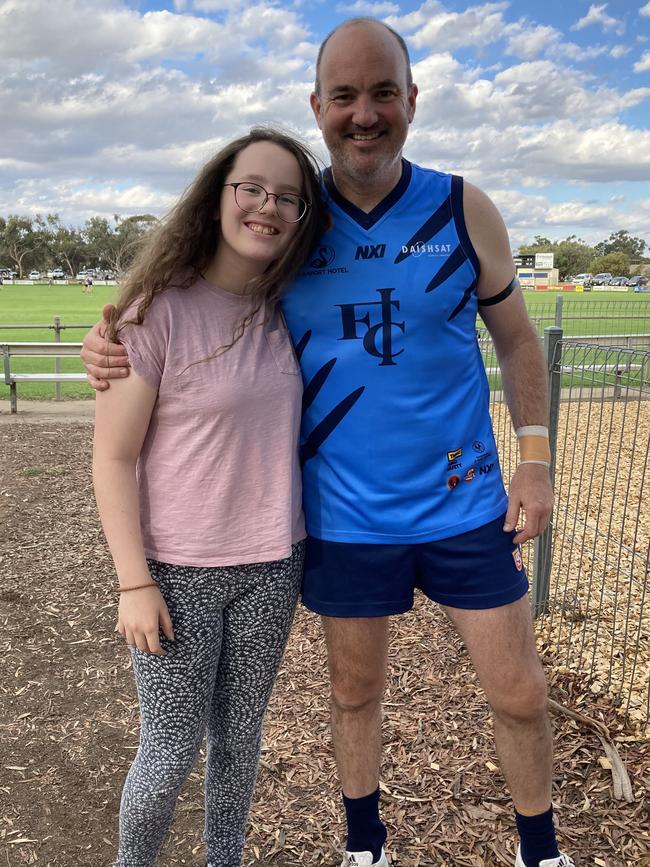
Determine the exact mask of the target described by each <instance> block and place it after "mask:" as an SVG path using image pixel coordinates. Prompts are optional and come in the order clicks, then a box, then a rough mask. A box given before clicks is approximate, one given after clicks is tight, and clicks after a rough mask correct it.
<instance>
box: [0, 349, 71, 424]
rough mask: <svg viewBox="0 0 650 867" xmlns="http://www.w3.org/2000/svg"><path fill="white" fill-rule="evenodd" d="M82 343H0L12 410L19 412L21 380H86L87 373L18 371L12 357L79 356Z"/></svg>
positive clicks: (55, 357)
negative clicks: (14, 368) (18, 391)
mask: <svg viewBox="0 0 650 867" xmlns="http://www.w3.org/2000/svg"><path fill="white" fill-rule="evenodd" d="M80 349H81V343H55V342H49V343H32V342H17V343H16V342H12V343H0V350H2V361H3V365H4V382H5V385H8V386H9V401H10V404H11V411H12V412H13V413H15V412H18V394H17V388H16V386H17V385H18V383H19V382H54V383H57V382H86V374H85V373H60V372H56V373H16V372H15V371H12V369H11V359H12V358H28V357H29V358H36V357H38V358H54V359H57V358H77V357H78V356H79V350H80Z"/></svg>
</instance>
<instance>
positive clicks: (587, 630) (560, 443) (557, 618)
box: [479, 327, 650, 729]
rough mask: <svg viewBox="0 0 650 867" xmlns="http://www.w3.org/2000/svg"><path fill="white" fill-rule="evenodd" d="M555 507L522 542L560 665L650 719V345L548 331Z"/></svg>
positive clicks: (545, 634) (508, 461) (490, 360)
mask: <svg viewBox="0 0 650 867" xmlns="http://www.w3.org/2000/svg"><path fill="white" fill-rule="evenodd" d="M479 341H480V344H481V348H482V351H483V358H484V362H485V366H486V369H487V371H488V376H489V378H490V380H491V386H492V389H493V390H492V407H491V410H492V418H493V423H494V431H495V435H496V438H497V444H498V446H499V451H500V455H501V459H502V466H503V471H504V477H505V478H506V479H508V478H509V477H510V475H511V474H512V473H513V472H514V469H515V467H516V465H517V443H516V438H515V436H514V433H513V431H512V425H511V423H510V417H509V414H508V411H507V407H506V406H505V403H504V400H503V396H502V393H501V391H500V378H499V371H498V366H497V360H496V357H495V354H494V348H493V346H492V343H491V341H490V340H489V338H488V337H487V336H486V335H485V334H480V335H479ZM544 342H545V353H546V357H547V361H548V366H549V371H550V386H551V420H550V435H551V451H552V454H553V466H552V473H553V475H554V483H555V495H556V501H555V509H554V513H553V518H552V522H551V524H550V526H549V529H548V530H547V532H546V533H545V534H543V535H542V536H541V537H540V538H539V539H537V540H536V541H535V543H533V544H529V545H528V546H526V547H527V550H526V551H525V552H524V555H525V561H526V565H527V569H528V572H529V576H531V578H532V604H533V607H534V612H535V615H536V618H537V619H536V627H537V632H538V635H539V636H540V637H542V638H543V641H544V644H545V645H546V647H547V648H548V650H549V652H550V653H551V655H552V657H553V658H554V660H555V663H556V664H557V665H559V666H561V667H563V668H565V669H566V670H568V671H574V672H578V673H580V674H582V675H585V676H587V677H588V679H589V683H590V689H591V691H592V692H593V693H595V694H598V693H601V692H602V693H608V694H609V695H611V696H613V697H614V698H615V699H616V701H617V703H618V705H619V707H620V709H621V712H622V714H623V716H624V717H625V719H626V720H627V721H629V722H631V723H632V724H633V725H634V726H635V727H639V728H641V729H643V728H645V727H647V726H648V723H649V722H650V646H649V645H650V586H649V584H650V457H649V455H650V351H643V350H638V349H628V348H625V347H620V346H601V345H599V344H598V343H582V342H576V341H574V340H572V339H563V338H562V331H561V329H559V328H555V327H551V328H548V329H547V330H546V332H545V335H544Z"/></svg>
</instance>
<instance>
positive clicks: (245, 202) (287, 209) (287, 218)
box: [224, 181, 309, 223]
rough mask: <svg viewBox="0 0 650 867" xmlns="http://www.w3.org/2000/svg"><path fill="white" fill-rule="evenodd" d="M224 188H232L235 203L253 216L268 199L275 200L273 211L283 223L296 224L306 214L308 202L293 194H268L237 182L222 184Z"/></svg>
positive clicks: (245, 183)
mask: <svg viewBox="0 0 650 867" xmlns="http://www.w3.org/2000/svg"><path fill="white" fill-rule="evenodd" d="M224 187H232V188H233V189H234V191H235V202H236V203H237V205H238V207H240V208H241V209H242V211H246V213H247V214H254V213H256V212H257V211H261V210H262V208H263V207H264V205H265V204H266V203H267V202H268V200H269V199H275V209H276V211H277V212H278V217H280V219H281V220H283V221H284V222H285V223H297V222H298V220H302V218H303V217H304V216H305V214H306V213H307V210H308V208H309V202H306V201H305V200H304V199H303V198H301V197H300V196H294V194H293V193H268V192H267V191H266V190H265V189H264V187H261V186H260V185H259V184H251V183H249V182H248V181H237V183H234V184H232V183H231V184H224Z"/></svg>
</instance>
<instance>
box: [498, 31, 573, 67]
mask: <svg viewBox="0 0 650 867" xmlns="http://www.w3.org/2000/svg"><path fill="white" fill-rule="evenodd" d="M563 42H564V39H563V36H562V33H560V31H559V30H556V29H555V27H547V26H539V27H526V28H522V30H521V31H520V32H519V33H513V34H512V35H511V36H510V38H509V39H508V44H507V47H506V54H514V55H515V56H516V57H521V58H522V59H523V60H532V59H533V58H535V57H537V56H538V55H540V54H544V53H546V52H547V51H548V50H549V49H551V48H555V47H557V46H558V45H560V44H561V43H563ZM563 50H566V49H565V48H564V47H563Z"/></svg>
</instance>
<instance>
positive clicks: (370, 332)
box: [336, 289, 404, 367]
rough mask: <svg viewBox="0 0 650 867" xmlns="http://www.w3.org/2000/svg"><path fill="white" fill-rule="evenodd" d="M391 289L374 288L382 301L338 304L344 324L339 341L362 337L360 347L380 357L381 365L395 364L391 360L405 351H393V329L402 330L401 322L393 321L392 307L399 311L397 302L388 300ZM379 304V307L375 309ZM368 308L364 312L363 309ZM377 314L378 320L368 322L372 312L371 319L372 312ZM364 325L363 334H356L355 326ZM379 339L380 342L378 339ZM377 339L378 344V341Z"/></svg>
mask: <svg viewBox="0 0 650 867" xmlns="http://www.w3.org/2000/svg"><path fill="white" fill-rule="evenodd" d="M393 291H394V290H393V289H377V292H378V293H379V297H380V298H381V301H357V302H356V303H354V304H337V305H336V306H337V307H340V308H341V325H342V326H343V334H342V336H341V337H339V340H362V339H363V348H364V349H365V350H366V352H367V353H369V355H373V356H374V357H375V358H381V361H380V362H379V366H380V367H384V366H386V365H392V364H396V362H395V361H394V360H393V359H395V358H396V357H397V356H398V355H401V354H402V352H404V350H403V349H400V350H399V352H393V339H392V337H393V336H392V329H393V328H399V330H400V331H401V332H402V334H403V333H404V323H403V322H394V321H393V319H392V313H393V308H394V309H395V310H399V301H391V297H390V295H391V292H393ZM376 307H379V308H380V310H375V308H376ZM365 308H370V309H368V310H367V311H366V312H365V313H363V312H362V311H363V310H364V309H365ZM376 313H379V315H380V317H381V318H380V321H379V322H376V323H375V324H371V314H373V319H375V318H376V317H375V316H374V314H376ZM360 325H365V327H366V331H365V334H363V335H361V334H358V333H357V327H358V326H360ZM378 338H380V339H379V341H378ZM378 342H379V344H380V345H379V346H378V345H377V343H378Z"/></svg>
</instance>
